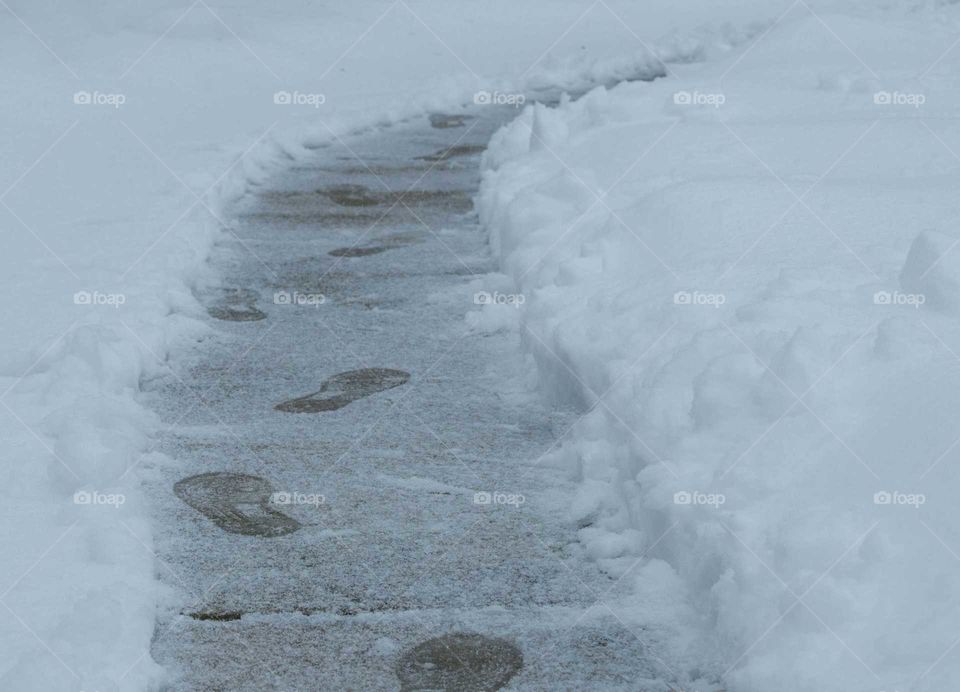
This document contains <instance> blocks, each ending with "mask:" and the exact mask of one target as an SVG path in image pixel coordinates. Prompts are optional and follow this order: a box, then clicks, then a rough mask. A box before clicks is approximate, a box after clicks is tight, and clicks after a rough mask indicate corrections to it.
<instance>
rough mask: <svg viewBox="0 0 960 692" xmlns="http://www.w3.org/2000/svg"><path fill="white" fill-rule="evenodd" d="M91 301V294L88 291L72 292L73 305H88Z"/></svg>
mask: <svg viewBox="0 0 960 692" xmlns="http://www.w3.org/2000/svg"><path fill="white" fill-rule="evenodd" d="M92 302H93V296H92V295H90V292H89V291H77V292H76V293H74V294H73V304H74V305H90V304H91V303H92Z"/></svg>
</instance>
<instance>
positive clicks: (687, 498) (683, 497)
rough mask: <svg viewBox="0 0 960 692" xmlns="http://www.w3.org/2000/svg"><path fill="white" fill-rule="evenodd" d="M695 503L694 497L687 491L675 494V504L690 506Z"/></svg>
mask: <svg viewBox="0 0 960 692" xmlns="http://www.w3.org/2000/svg"><path fill="white" fill-rule="evenodd" d="M692 501H693V496H692V495H691V494H690V493H688V492H687V491H686V490H681V491H679V492H676V493H674V494H673V504H675V505H689V504H690V503H691V502H692Z"/></svg>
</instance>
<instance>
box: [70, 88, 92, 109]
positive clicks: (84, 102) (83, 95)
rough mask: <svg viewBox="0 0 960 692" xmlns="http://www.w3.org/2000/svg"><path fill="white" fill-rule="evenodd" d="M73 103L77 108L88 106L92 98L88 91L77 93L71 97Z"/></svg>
mask: <svg viewBox="0 0 960 692" xmlns="http://www.w3.org/2000/svg"><path fill="white" fill-rule="evenodd" d="M73 102H74V103H75V104H77V105H79V106H89V105H90V104H91V103H92V102H93V97H92V96H91V95H90V92H89V91H78V92H76V93H74V95H73Z"/></svg>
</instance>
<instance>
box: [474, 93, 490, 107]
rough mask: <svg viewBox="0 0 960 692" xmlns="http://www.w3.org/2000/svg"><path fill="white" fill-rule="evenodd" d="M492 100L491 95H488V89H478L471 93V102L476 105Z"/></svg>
mask: <svg viewBox="0 0 960 692" xmlns="http://www.w3.org/2000/svg"><path fill="white" fill-rule="evenodd" d="M492 101H493V97H492V96H491V95H490V92H489V91H478V92H477V93H475V94H474V95H473V102H474V103H475V104H477V105H478V106H486V105H489V104H490V103H491V102H492Z"/></svg>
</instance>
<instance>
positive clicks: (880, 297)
mask: <svg viewBox="0 0 960 692" xmlns="http://www.w3.org/2000/svg"><path fill="white" fill-rule="evenodd" d="M892 299H893V296H891V295H890V292H889V291H877V292H876V293H874V294H873V304H874V305H890V303H891V302H892Z"/></svg>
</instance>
